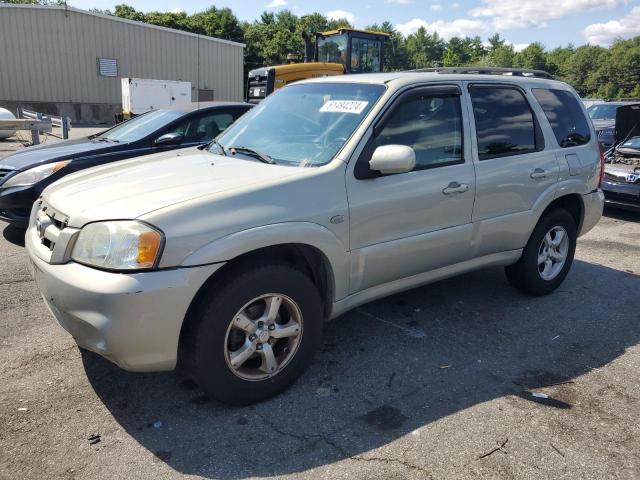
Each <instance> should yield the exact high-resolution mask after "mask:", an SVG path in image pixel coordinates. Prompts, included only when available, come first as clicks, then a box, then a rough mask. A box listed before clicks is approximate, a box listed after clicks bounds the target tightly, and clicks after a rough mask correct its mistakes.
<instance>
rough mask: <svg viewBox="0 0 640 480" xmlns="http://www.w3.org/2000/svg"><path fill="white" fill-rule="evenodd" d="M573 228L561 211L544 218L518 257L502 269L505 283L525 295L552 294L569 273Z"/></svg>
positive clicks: (565, 212) (564, 212) (574, 243)
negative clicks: (514, 261) (508, 283)
mask: <svg viewBox="0 0 640 480" xmlns="http://www.w3.org/2000/svg"><path fill="white" fill-rule="evenodd" d="M576 230H577V227H576V223H575V221H574V219H573V217H572V216H571V215H570V214H569V212H567V211H566V210H563V209H557V210H553V211H551V212H549V213H547V214H546V215H544V216H543V217H542V218H541V219H540V221H539V222H538V225H536V228H535V229H534V231H533V233H532V234H531V237H530V238H529V241H528V242H527V245H526V246H525V248H524V251H523V252H522V257H520V260H518V262H517V263H515V264H514V265H510V266H508V267H506V268H505V272H506V274H507V279H508V280H509V282H510V283H511V284H512V285H513V286H514V287H516V288H517V289H518V290H520V291H522V292H524V293H527V294H529V295H546V294H548V293H551V292H553V291H554V290H555V289H556V288H558V287H559V286H560V284H561V283H562V282H563V281H564V279H565V277H566V276H567V274H568V273H569V269H570V268H571V264H572V263H573V256H574V254H575V251H576V237H577V233H576Z"/></svg>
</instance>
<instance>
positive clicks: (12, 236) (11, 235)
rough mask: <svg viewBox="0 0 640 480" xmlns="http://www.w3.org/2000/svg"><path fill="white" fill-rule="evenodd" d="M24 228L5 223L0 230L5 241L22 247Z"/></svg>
mask: <svg viewBox="0 0 640 480" xmlns="http://www.w3.org/2000/svg"><path fill="white" fill-rule="evenodd" d="M24 234H25V229H24V228H17V227H14V226H13V225H7V226H6V227H4V229H3V230H2V236H3V237H4V238H5V240H6V241H7V242H10V243H13V244H14V245H18V246H19V247H24Z"/></svg>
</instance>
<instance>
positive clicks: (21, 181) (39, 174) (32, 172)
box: [3, 160, 71, 187]
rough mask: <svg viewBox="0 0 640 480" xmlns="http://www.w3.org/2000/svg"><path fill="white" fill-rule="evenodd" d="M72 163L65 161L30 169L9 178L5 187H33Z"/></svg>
mask: <svg viewBox="0 0 640 480" xmlns="http://www.w3.org/2000/svg"><path fill="white" fill-rule="evenodd" d="M70 161H71V160H63V161H61V162H53V163H45V164H44V165H40V166H39V167H33V168H30V169H29V170H25V171H24V172H21V173H19V174H17V175H14V176H13V177H11V178H9V180H7V181H6V182H5V183H4V185H3V187H27V186H29V185H33V184H34V183H38V182H39V181H41V180H44V179H45V178H47V177H50V176H51V175H53V174H54V173H56V172H57V171H58V170H60V169H62V168H64V167H65V166H66V165H67V164H68V163H69V162H70Z"/></svg>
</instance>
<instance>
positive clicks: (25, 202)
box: [0, 185, 38, 228]
mask: <svg viewBox="0 0 640 480" xmlns="http://www.w3.org/2000/svg"><path fill="white" fill-rule="evenodd" d="M37 198H38V193H37V192H36V190H35V188H34V186H33V185H32V186H29V187H12V188H2V187H0V220H4V221H5V222H9V223H11V224H13V225H16V226H18V227H23V228H26V227H27V225H28V224H29V213H30V212H31V206H32V205H33V202H34V201H35V200H36V199H37Z"/></svg>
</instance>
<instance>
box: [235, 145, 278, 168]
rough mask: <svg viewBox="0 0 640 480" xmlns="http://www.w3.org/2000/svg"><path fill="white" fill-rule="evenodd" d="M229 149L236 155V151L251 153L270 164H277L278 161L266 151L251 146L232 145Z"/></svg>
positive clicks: (250, 154)
mask: <svg viewBox="0 0 640 480" xmlns="http://www.w3.org/2000/svg"><path fill="white" fill-rule="evenodd" d="M229 151H230V152H231V153H232V154H233V155H235V153H236V152H240V153H244V154H245V155H249V156H251V157H254V158H257V159H258V160H260V161H261V162H262V163H268V164H270V165H275V164H276V162H275V160H274V159H273V158H271V157H270V156H269V155H267V154H266V153H262V152H259V151H258V150H256V149H254V148H251V147H230V148H229Z"/></svg>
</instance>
